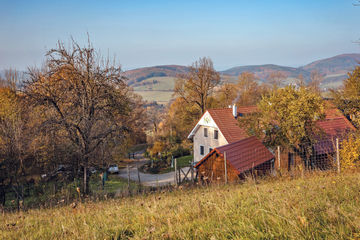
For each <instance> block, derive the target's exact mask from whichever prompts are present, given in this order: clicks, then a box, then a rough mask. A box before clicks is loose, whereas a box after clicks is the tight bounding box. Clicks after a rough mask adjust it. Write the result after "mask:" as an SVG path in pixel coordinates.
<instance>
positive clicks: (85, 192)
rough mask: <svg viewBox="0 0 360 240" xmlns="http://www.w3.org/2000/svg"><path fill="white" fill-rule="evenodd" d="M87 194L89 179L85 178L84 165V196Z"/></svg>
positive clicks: (85, 165)
mask: <svg viewBox="0 0 360 240" xmlns="http://www.w3.org/2000/svg"><path fill="white" fill-rule="evenodd" d="M88 193H89V179H88V177H87V164H84V194H85V195H87V194H88Z"/></svg>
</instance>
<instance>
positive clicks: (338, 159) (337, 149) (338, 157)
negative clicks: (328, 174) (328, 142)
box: [336, 138, 340, 173]
mask: <svg viewBox="0 0 360 240" xmlns="http://www.w3.org/2000/svg"><path fill="white" fill-rule="evenodd" d="M336 166H337V172H338V173H340V151H339V139H338V138H336Z"/></svg>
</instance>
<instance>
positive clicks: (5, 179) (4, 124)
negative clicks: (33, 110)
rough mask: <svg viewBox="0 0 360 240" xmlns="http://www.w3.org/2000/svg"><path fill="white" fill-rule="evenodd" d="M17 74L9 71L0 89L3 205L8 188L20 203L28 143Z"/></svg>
mask: <svg viewBox="0 0 360 240" xmlns="http://www.w3.org/2000/svg"><path fill="white" fill-rule="evenodd" d="M17 82H18V73H17V72H16V71H15V70H11V69H10V70H6V71H5V78H4V79H2V80H1V83H2V86H0V204H1V205H4V204H5V196H6V191H7V189H8V188H10V187H11V188H12V191H14V192H15V195H16V196H17V204H18V207H19V199H21V198H23V194H22V192H21V191H20V189H22V188H21V187H20V186H21V185H22V184H23V181H22V180H24V179H25V178H24V175H25V169H26V167H25V164H26V163H25V160H26V158H27V153H28V151H27V145H28V143H29V141H28V140H29V139H28V136H29V135H28V133H27V129H26V122H27V120H26V115H27V114H26V105H24V104H23V101H22V97H21V96H20V95H19V94H17V89H16V83H17Z"/></svg>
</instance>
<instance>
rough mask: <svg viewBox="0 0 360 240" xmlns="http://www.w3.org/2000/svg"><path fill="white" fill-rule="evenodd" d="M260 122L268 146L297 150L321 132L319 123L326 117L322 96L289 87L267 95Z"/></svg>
mask: <svg viewBox="0 0 360 240" xmlns="http://www.w3.org/2000/svg"><path fill="white" fill-rule="evenodd" d="M258 107H259V115H258V116H257V117H258V121H259V125H258V126H257V127H258V128H260V131H258V130H255V131H254V132H255V133H257V134H264V135H263V136H262V137H264V139H265V142H266V144H267V145H268V146H277V145H281V146H289V147H296V146H297V145H298V144H300V143H302V142H311V141H313V140H314V136H315V135H316V134H315V133H316V132H318V131H319V130H318V128H317V126H316V124H315V123H316V121H317V120H319V119H322V118H323V117H324V105H323V101H322V99H321V97H320V96H319V95H318V94H316V93H314V92H312V91H308V90H307V88H305V87H300V88H299V89H296V88H295V87H293V86H287V87H285V88H280V89H276V90H274V91H273V92H272V93H271V94H270V95H269V96H264V97H263V98H262V99H261V101H260V103H259V104H258Z"/></svg>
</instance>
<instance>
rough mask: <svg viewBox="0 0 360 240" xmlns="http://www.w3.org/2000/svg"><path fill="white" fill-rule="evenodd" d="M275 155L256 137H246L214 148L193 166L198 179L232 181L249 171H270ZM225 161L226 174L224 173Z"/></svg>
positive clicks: (257, 172)
mask: <svg viewBox="0 0 360 240" xmlns="http://www.w3.org/2000/svg"><path fill="white" fill-rule="evenodd" d="M274 159H275V156H274V155H273V154H272V153H271V152H270V151H269V150H268V149H267V148H266V147H265V146H264V145H263V144H262V143H261V141H260V140H258V139H257V138H256V137H248V138H245V139H242V140H239V141H236V142H233V143H230V144H227V145H224V146H221V147H217V148H214V149H213V150H212V151H211V152H210V153H209V154H207V155H206V156H205V157H204V158H203V159H202V160H201V161H200V162H198V163H197V164H196V165H195V167H196V168H197V170H198V178H199V180H202V181H206V182H213V181H222V182H224V181H225V176H227V181H229V182H234V181H237V180H239V179H240V178H242V177H244V176H245V175H246V174H247V173H250V171H256V174H264V173H266V172H270V171H272V170H273V168H274ZM225 161H226V175H225Z"/></svg>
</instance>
